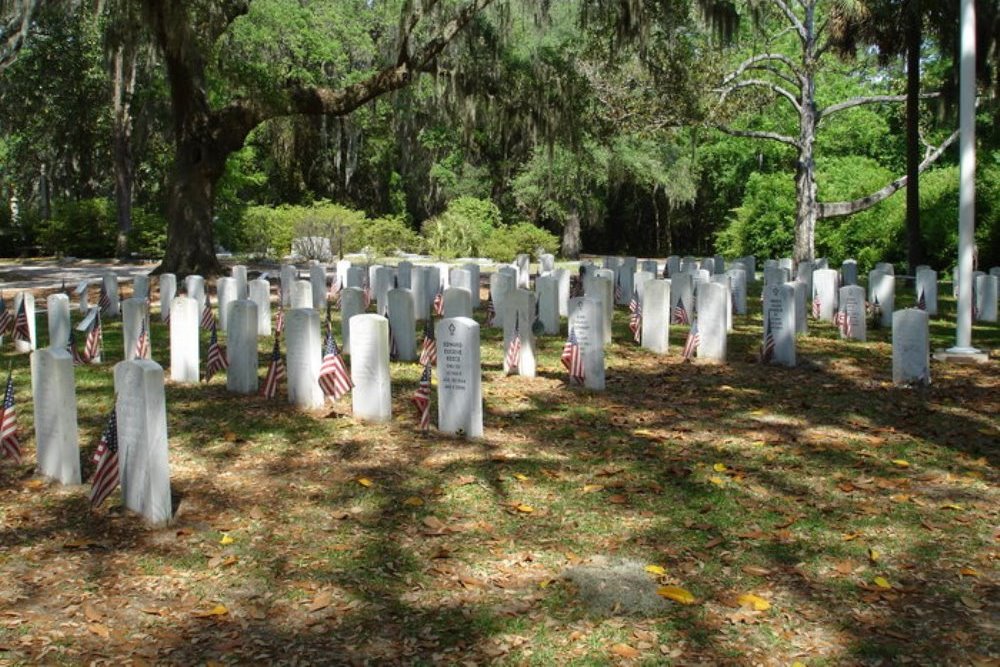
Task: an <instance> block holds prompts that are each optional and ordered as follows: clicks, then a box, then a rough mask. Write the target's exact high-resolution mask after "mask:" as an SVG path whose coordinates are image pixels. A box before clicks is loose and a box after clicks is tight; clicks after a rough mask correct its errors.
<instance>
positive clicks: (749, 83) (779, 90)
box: [719, 79, 802, 113]
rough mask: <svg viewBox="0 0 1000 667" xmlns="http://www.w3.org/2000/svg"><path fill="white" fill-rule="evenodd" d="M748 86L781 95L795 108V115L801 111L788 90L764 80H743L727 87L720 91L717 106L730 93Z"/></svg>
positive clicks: (797, 102)
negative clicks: (765, 89)
mask: <svg viewBox="0 0 1000 667" xmlns="http://www.w3.org/2000/svg"><path fill="white" fill-rule="evenodd" d="M750 86H760V87H761V88H767V89H768V90H770V91H772V92H774V93H775V94H777V95H781V96H782V97H784V98H785V99H786V100H788V101H789V102H790V103H791V104H792V107H794V108H795V111H796V113H799V112H801V111H802V107H801V106H800V105H799V101H798V100H797V99H795V95H793V94H792V93H791V92H789V91H788V90H785V89H784V88H782V87H781V86H779V85H777V84H776V83H771V82H770V81H765V80H764V79H744V80H743V81H739V82H737V83H734V84H733V85H731V86H729V87H728V88H725V89H723V90H722V91H721V95H720V96H719V104H722V103H723V102H725V101H726V98H727V97H729V94H730V93H733V92H735V91H737V90H739V89H740V88H749V87H750Z"/></svg>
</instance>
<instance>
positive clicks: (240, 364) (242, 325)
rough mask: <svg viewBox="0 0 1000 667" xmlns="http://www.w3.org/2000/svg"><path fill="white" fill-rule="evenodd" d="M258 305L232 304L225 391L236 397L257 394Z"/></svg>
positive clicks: (241, 300)
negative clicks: (237, 395)
mask: <svg viewBox="0 0 1000 667" xmlns="http://www.w3.org/2000/svg"><path fill="white" fill-rule="evenodd" d="M257 319H258V318H257V304H256V303H254V302H253V301H250V300H248V299H239V300H237V301H232V302H230V304H229V332H228V333H227V335H226V355H227V358H228V359H229V370H228V371H226V389H228V390H229V391H231V392H234V393H237V394H256V393H257V382H258V380H257V366H258V358H257Z"/></svg>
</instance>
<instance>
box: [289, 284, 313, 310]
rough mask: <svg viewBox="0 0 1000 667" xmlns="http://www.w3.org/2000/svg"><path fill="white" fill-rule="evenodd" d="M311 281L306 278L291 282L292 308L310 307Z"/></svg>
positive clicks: (311, 302)
mask: <svg viewBox="0 0 1000 667" xmlns="http://www.w3.org/2000/svg"><path fill="white" fill-rule="evenodd" d="M312 307H313V290H312V283H310V282H309V281H308V280H296V281H295V282H293V283H292V308H293V309H296V308H312Z"/></svg>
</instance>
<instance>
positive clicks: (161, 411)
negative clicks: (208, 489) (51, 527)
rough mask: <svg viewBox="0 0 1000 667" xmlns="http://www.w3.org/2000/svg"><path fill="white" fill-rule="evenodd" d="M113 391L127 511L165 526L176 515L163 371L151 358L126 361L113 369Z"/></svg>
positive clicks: (123, 492) (120, 466)
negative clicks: (171, 480)
mask: <svg viewBox="0 0 1000 667" xmlns="http://www.w3.org/2000/svg"><path fill="white" fill-rule="evenodd" d="M171 319H172V318H171ZM115 391H116V392H117V394H118V400H117V402H116V405H115V409H116V411H117V414H118V470H119V472H120V474H121V487H122V497H123V498H124V499H125V507H127V508H128V509H130V510H132V511H134V512H138V513H139V514H141V515H142V516H143V517H145V519H146V520H147V521H149V522H150V523H153V524H162V523H166V522H167V521H169V520H170V518H171V517H172V516H173V505H172V498H171V495H170V460H169V455H168V446H167V405H166V400H165V398H164V391H163V369H162V368H160V365H159V364H157V363H156V362H155V361H150V360H148V359H135V360H133V361H123V362H121V363H119V364H118V365H116V366H115Z"/></svg>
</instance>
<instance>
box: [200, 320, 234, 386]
mask: <svg viewBox="0 0 1000 667" xmlns="http://www.w3.org/2000/svg"><path fill="white" fill-rule="evenodd" d="M227 368H229V358H228V357H227V356H226V351H225V350H223V349H222V346H220V345H219V333H218V331H217V328H216V326H215V323H214V322H213V323H212V335H211V337H210V338H209V339H208V354H207V355H206V356H205V382H210V381H211V380H212V377H213V376H214V375H215V374H216V373H218V372H219V371H224V370H226V369H227Z"/></svg>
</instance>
